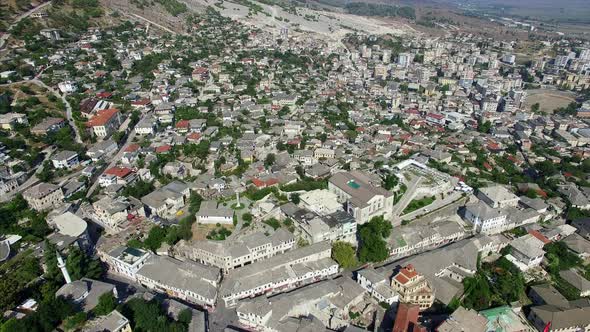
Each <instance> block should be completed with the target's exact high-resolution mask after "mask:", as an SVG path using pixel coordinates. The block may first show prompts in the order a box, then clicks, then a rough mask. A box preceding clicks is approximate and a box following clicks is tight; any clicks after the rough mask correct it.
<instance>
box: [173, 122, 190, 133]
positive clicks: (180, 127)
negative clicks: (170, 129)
mask: <svg viewBox="0 0 590 332" xmlns="http://www.w3.org/2000/svg"><path fill="white" fill-rule="evenodd" d="M189 126H190V124H189V122H188V120H180V121H178V122H177V123H176V131H177V132H179V133H186V132H188V128H189Z"/></svg>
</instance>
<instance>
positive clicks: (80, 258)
mask: <svg viewBox="0 0 590 332" xmlns="http://www.w3.org/2000/svg"><path fill="white" fill-rule="evenodd" d="M66 267H67V269H68V272H69V273H70V276H71V277H72V279H73V280H79V279H81V278H84V277H86V278H90V279H99V278H100V277H101V276H102V274H103V272H104V271H103V268H102V265H101V264H100V261H99V260H97V259H92V258H90V257H88V256H87V255H86V254H85V253H84V252H82V250H80V248H78V247H71V248H70V252H69V254H68V257H67V259H66Z"/></svg>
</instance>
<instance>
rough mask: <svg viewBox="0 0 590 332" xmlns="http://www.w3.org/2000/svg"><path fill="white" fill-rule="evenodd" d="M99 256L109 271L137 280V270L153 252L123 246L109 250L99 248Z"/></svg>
mask: <svg viewBox="0 0 590 332" xmlns="http://www.w3.org/2000/svg"><path fill="white" fill-rule="evenodd" d="M98 256H99V257H100V260H101V261H102V262H103V263H105V264H106V265H107V267H108V269H109V271H111V272H113V273H116V274H119V275H122V276H124V277H127V278H130V279H132V280H135V279H136V277H137V276H136V274H137V271H139V269H140V268H141V267H142V266H143V265H144V264H145V263H146V262H147V260H148V259H149V258H150V257H151V256H152V254H151V253H150V252H149V251H146V250H142V249H137V248H128V247H124V246H121V247H118V248H115V249H113V250H111V251H109V252H104V251H101V250H100V249H99V250H98Z"/></svg>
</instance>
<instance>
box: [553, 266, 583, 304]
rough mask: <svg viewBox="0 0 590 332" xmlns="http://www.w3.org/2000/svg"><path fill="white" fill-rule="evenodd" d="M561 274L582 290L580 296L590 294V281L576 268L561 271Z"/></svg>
mask: <svg viewBox="0 0 590 332" xmlns="http://www.w3.org/2000/svg"><path fill="white" fill-rule="evenodd" d="M559 276H560V277H561V278H563V280H565V281H567V282H568V283H570V284H571V285H572V286H574V287H575V288H576V289H577V290H578V291H579V292H580V293H579V295H580V297H586V296H588V295H590V281H588V279H586V278H584V277H583V276H582V275H580V273H579V272H578V271H576V270H575V269H569V270H565V271H560V272H559Z"/></svg>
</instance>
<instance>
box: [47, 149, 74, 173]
mask: <svg viewBox="0 0 590 332" xmlns="http://www.w3.org/2000/svg"><path fill="white" fill-rule="evenodd" d="M51 163H52V164H53V167H55V168H57V169H60V168H67V169H70V168H75V167H77V166H78V165H80V159H79V158H78V154H77V153H76V152H74V151H65V150H64V151H60V152H59V153H57V154H55V155H53V156H52V157H51Z"/></svg>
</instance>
